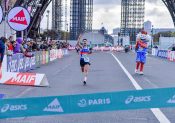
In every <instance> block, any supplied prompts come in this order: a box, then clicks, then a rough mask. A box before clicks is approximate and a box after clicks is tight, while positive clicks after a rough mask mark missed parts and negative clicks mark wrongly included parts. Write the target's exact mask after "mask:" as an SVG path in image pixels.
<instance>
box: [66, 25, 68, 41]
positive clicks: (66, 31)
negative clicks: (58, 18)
mask: <svg viewBox="0 0 175 123" xmlns="http://www.w3.org/2000/svg"><path fill="white" fill-rule="evenodd" d="M67 40H68V23H67V24H66V43H67Z"/></svg>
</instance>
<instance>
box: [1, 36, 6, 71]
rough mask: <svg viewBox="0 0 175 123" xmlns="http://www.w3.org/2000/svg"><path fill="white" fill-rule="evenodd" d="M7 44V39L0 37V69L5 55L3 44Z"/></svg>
mask: <svg viewBox="0 0 175 123" xmlns="http://www.w3.org/2000/svg"><path fill="white" fill-rule="evenodd" d="M6 42H7V39H6V38H5V37H1V38H0V69H1V66H2V61H3V58H4V54H5V44H6Z"/></svg>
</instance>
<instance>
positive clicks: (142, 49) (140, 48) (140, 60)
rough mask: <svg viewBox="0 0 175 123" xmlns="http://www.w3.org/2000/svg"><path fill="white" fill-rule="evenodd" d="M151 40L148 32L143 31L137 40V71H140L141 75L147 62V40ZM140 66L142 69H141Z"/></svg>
mask: <svg viewBox="0 0 175 123" xmlns="http://www.w3.org/2000/svg"><path fill="white" fill-rule="evenodd" d="M148 41H149V39H148V35H147V32H145V31H142V32H141V33H140V34H138V36H137V41H136V48H135V49H136V52H137V57H136V69H135V73H138V74H140V75H143V74H144V73H143V69H144V64H145V63H146V53H147V48H148V45H147V42H148ZM139 68H140V71H139Z"/></svg>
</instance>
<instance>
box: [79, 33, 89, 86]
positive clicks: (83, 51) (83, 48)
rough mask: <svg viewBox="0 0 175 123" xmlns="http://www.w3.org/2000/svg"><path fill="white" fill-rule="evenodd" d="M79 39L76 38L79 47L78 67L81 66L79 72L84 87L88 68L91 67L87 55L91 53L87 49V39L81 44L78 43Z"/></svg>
mask: <svg viewBox="0 0 175 123" xmlns="http://www.w3.org/2000/svg"><path fill="white" fill-rule="evenodd" d="M80 39H81V36H80V37H79V38H78V42H77V45H78V46H79V47H80V66H81V71H82V73H83V74H84V80H83V84H84V85H86V82H87V76H88V72H89V66H90V65H91V64H90V60H89V57H88V54H91V53H92V52H91V51H90V50H89V48H88V41H87V39H83V44H81V43H80Z"/></svg>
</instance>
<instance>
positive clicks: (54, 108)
mask: <svg viewBox="0 0 175 123" xmlns="http://www.w3.org/2000/svg"><path fill="white" fill-rule="evenodd" d="M43 111H46V112H60V113H61V112H64V111H63V108H62V107H61V105H60V102H59V101H58V99H57V98H55V99H54V100H53V101H52V102H51V103H50V104H49V105H48V106H47V107H45V108H44V110H43Z"/></svg>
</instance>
